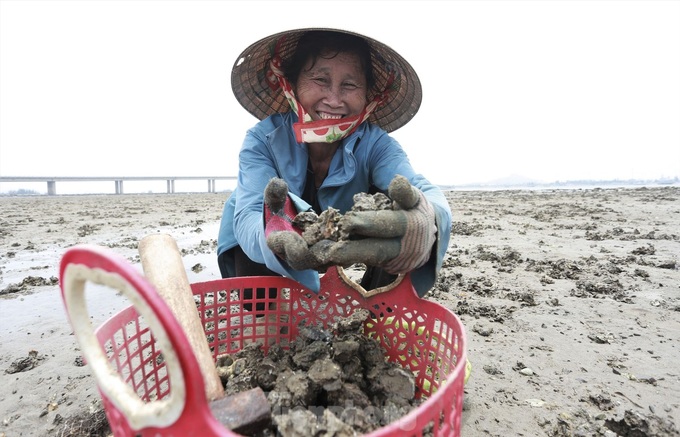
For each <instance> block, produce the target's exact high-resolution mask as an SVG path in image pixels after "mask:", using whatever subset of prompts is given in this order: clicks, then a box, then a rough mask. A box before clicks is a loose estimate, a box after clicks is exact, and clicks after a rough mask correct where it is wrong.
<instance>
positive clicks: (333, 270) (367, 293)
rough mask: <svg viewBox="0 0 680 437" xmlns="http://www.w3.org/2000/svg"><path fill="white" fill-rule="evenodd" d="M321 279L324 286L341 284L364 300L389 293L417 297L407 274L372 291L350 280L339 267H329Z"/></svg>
mask: <svg viewBox="0 0 680 437" xmlns="http://www.w3.org/2000/svg"><path fill="white" fill-rule="evenodd" d="M323 278H324V280H323V282H324V283H326V284H334V283H336V282H339V283H340V284H342V286H348V287H350V288H352V289H354V290H355V291H356V292H357V293H359V294H360V295H361V296H363V298H364V299H368V298H369V297H373V296H376V295H378V294H382V293H387V292H390V291H391V292H393V293H406V294H409V295H410V294H414V295H415V297H418V293H417V292H416V291H415V289H414V288H413V284H412V283H411V275H410V274H408V273H402V274H399V275H397V277H396V278H395V279H394V281H392V282H390V283H389V284H387V285H384V286H382V287H378V288H374V289H372V290H366V289H365V288H364V287H362V286H361V285H360V284H359V283H357V282H355V281H354V280H353V279H352V278H350V277H349V276H348V275H347V273H345V270H344V269H343V268H342V267H341V266H331V267H329V268H328V269H327V270H326V273H325V274H324V276H323ZM336 278H337V279H336Z"/></svg>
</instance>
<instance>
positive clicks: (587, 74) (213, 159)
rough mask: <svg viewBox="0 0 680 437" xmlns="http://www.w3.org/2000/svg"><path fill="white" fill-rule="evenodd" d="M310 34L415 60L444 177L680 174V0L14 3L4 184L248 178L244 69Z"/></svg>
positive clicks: (434, 165)
mask: <svg viewBox="0 0 680 437" xmlns="http://www.w3.org/2000/svg"><path fill="white" fill-rule="evenodd" d="M298 27H335V28H342V29H347V30H352V31H355V32H359V33H362V34H365V35H367V36H370V37H373V38H375V39H377V40H380V41H381V42H383V43H385V44H387V45H389V46H390V47H392V48H393V49H395V50H397V51H398V52H399V53H400V54H401V55H402V56H404V57H405V58H406V59H407V60H408V62H409V63H410V64H411V65H412V66H413V67H414V68H415V70H416V72H417V73H418V75H419V77H420V80H421V82H422V86H423V101H422V105H421V108H420V111H419V112H418V114H417V115H416V116H415V117H414V118H413V120H411V122H410V123H409V124H407V125H406V126H404V127H402V128H401V129H399V130H397V131H395V132H394V133H393V134H392V135H393V136H394V137H395V138H396V139H397V140H398V141H399V143H400V144H401V145H402V146H403V148H404V149H405V150H406V152H407V153H408V155H409V158H410V160H411V163H412V165H413V167H414V168H415V170H416V171H417V172H419V173H422V174H423V175H425V177H426V178H428V179H429V180H430V181H431V182H433V183H436V184H443V185H462V184H472V183H480V182H482V183H483V182H489V181H494V180H498V179H502V178H506V177H508V176H512V175H517V176H521V177H524V178H528V179H531V180H535V181H541V182H555V181H569V180H582V179H595V180H610V179H631V178H632V179H656V178H673V177H679V176H680V1H678V0H663V1H654V0H643V1H632V0H627V1H617V0H603V1H597V0H593V1H588V0H569V1H553V0H531V1H514V0H501V1H491V0H475V1H426V0H412V1H407V0H403V1H399V0H397V1H384V0H380V1H371V0H363V1H351V0H349V1H348V0H345V1H339V2H336V1H323V0H319V1H285V0H275V1H258V0H254V1H252V0H248V1H218V0H212V1H181V0H173V1H166V0H150V1H134V0H126V1H101V0H90V1H84V0H78V1H60V0H49V1H36V0H0V176H203V175H206V176H235V175H236V174H237V171H238V151H239V149H240V147H241V143H242V141H243V138H244V135H245V132H246V130H247V129H248V128H250V127H251V126H252V125H253V124H255V122H256V121H257V120H256V119H255V118H254V117H253V116H252V115H250V114H249V113H247V112H246V111H245V110H244V109H243V108H241V106H240V105H239V104H238V102H237V101H236V99H235V98H234V96H233V93H232V91H231V84H230V72H231V68H232V65H233V63H234V62H235V61H236V59H237V57H238V55H239V54H240V53H241V52H242V51H243V50H244V49H245V48H246V47H247V46H248V45H250V44H251V43H253V42H255V41H257V40H259V39H260V38H263V37H265V36H268V35H270V34H272V33H275V32H279V31H283V30H287V29H292V28H298ZM202 185H204V183H202ZM9 188H12V187H10V186H9V184H8V183H4V184H0V191H2V190H7V189H9ZM14 188H16V187H14Z"/></svg>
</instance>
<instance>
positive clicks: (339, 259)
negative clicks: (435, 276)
mask: <svg viewBox="0 0 680 437" xmlns="http://www.w3.org/2000/svg"><path fill="white" fill-rule="evenodd" d="M388 196H389V197H390V199H392V210H380V211H350V212H348V213H347V214H345V215H344V217H343V219H342V222H341V224H340V225H341V227H342V229H343V232H346V233H348V234H349V236H350V239H349V240H345V241H340V242H338V243H336V244H334V245H333V247H332V248H331V249H330V250H329V252H328V253H327V257H328V260H325V259H324V261H330V262H332V263H334V264H338V265H350V264H352V263H364V264H367V265H372V266H379V267H382V268H383V269H385V271H387V272H388V273H392V274H399V273H407V272H410V271H412V270H415V269H417V268H418V267H421V266H422V265H423V264H425V263H426V262H427V260H428V259H429V258H430V253H431V251H432V246H433V245H434V242H435V240H436V232H437V227H436V224H435V215H434V208H433V207H432V205H431V204H430V202H429V201H428V200H427V199H426V198H425V195H424V194H423V193H422V192H421V191H420V190H418V189H417V188H415V187H413V186H412V185H411V184H410V183H409V181H408V179H406V178H405V177H403V176H395V178H394V179H392V182H390V186H389V187H388Z"/></svg>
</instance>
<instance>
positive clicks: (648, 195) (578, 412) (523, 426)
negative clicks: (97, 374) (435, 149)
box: [0, 187, 680, 437]
mask: <svg viewBox="0 0 680 437" xmlns="http://www.w3.org/2000/svg"><path fill="white" fill-rule="evenodd" d="M447 196H448V198H449V199H450V201H451V206H452V209H453V213H454V224H453V232H452V236H451V243H450V247H449V252H448V256H447V258H446V260H445V266H444V269H443V271H442V274H441V277H440V278H439V280H438V281H437V284H436V286H435V287H434V289H433V290H432V291H431V292H430V294H429V295H428V298H429V299H433V300H435V301H437V302H439V303H441V304H443V305H445V306H447V307H448V308H450V309H451V310H452V311H454V312H455V313H456V314H458V315H459V317H460V318H461V320H462V321H463V323H464V325H465V329H466V334H467V351H468V356H469V358H470V361H471V363H472V376H471V377H470V379H469V381H468V383H467V385H466V388H465V406H464V411H463V413H462V420H463V426H462V433H463V435H464V436H478V435H480V436H510V435H525V436H540V435H545V436H572V435H574V436H579V435H583V436H590V435H605V436H615V435H622V436H677V435H680V433H679V432H678V429H679V426H680V389H678V387H680V366H679V365H678V363H679V362H680V350H679V348H680V346H679V343H678V339H679V338H680V188H678V187H664V188H636V189H594V190H545V191H484V192H482V191H475V192H472V191H470V192H463V191H450V192H447ZM225 197H226V195H225V194H224V193H217V194H175V195H168V194H154V195H146V194H144V195H120V196H117V195H104V196H93V195H88V196H54V197H48V196H35V197H0V330H1V331H2V337H0V386H2V390H0V420H2V422H1V423H0V436H7V437H9V436H42V435H59V436H63V435H87V434H86V432H87V431H88V428H90V429H95V428H103V427H102V424H103V422H104V420H105V419H104V417H103V415H102V414H101V411H100V410H99V408H100V404H99V395H98V392H97V390H96V387H95V386H94V380H93V378H92V376H91V375H90V372H89V369H88V366H86V365H83V362H82V360H81V358H80V351H79V348H78V345H77V343H76V340H75V338H74V336H73V335H72V333H71V328H70V325H69V324H68V321H67V318H66V315H65V311H64V306H63V304H62V301H61V298H60V294H59V286H58V281H57V279H56V277H57V276H58V263H59V259H60V257H61V255H62V254H63V253H64V251H65V250H66V249H67V248H68V247H70V246H72V245H75V244H79V243H88V244H96V245H102V246H106V247H108V248H110V249H111V250H113V251H115V252H117V253H119V254H121V255H123V256H124V257H126V258H127V259H128V260H129V261H130V262H131V263H132V264H133V265H135V267H139V256H138V252H137V243H138V241H139V240H140V239H141V238H142V237H144V236H146V235H149V234H152V233H158V232H163V233H169V234H171V235H172V236H173V237H174V238H175V239H176V241H177V243H178V246H179V248H180V250H181V251H182V254H183V260H184V264H185V266H186V270H187V276H188V278H189V280H190V281H191V282H198V281H204V280H209V279H216V278H218V277H219V271H218V268H217V265H216V263H215V257H214V251H215V243H216V241H215V239H216V234H217V227H218V222H219V216H220V214H221V211H222V206H223V202H224V199H225ZM139 268H140V270H141V267H139ZM88 292H89V291H88ZM91 293H92V297H93V299H92V302H91V303H90V313H91V315H92V322H93V324H94V325H95V326H96V325H98V324H100V323H101V322H102V321H104V320H105V319H106V318H108V317H109V316H111V315H112V314H115V313H116V312H117V311H118V310H119V309H120V308H122V306H124V305H125V304H126V302H124V301H122V299H121V298H120V297H118V296H115V295H112V294H111V293H110V292H109V291H107V290H96V289H95V290H93V291H92V292H91Z"/></svg>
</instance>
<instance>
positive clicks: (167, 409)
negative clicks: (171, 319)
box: [63, 264, 186, 430]
mask: <svg viewBox="0 0 680 437" xmlns="http://www.w3.org/2000/svg"><path fill="white" fill-rule="evenodd" d="M63 281H64V284H63V291H64V304H65V306H66V312H67V313H68V315H69V318H70V321H71V325H72V327H73V330H74V333H75V335H76V338H77V339H78V343H79V344H80V347H81V349H82V352H83V355H85V359H86V360H87V362H88V364H89V365H90V366H91V368H92V373H93V374H94V377H95V379H96V381H97V384H98V385H99V387H100V389H101V390H102V391H103V392H104V393H105V394H106V396H107V397H108V398H109V399H110V400H111V402H113V404H114V405H115V406H116V408H118V410H119V411H121V412H122V413H123V415H124V416H125V417H126V419H127V420H128V423H129V425H130V427H131V428H132V429H134V430H140V429H143V428H147V427H162V428H164V427H168V426H170V425H172V424H173V423H175V422H176V421H177V419H179V417H180V415H181V414H182V411H183V410H184V405H185V402H186V383H185V380H184V375H183V373H182V369H181V367H180V363H179V360H178V358H177V354H176V353H175V350H174V349H173V347H172V344H171V343H170V340H169V339H168V336H167V333H166V332H165V329H163V326H162V325H161V323H160V321H159V320H158V318H157V317H156V315H155V313H154V312H153V310H152V309H151V308H150V307H149V306H148V305H147V304H146V302H145V301H144V299H143V297H142V296H141V295H140V294H139V292H138V291H137V290H136V289H135V288H134V287H133V286H132V285H131V284H130V283H129V282H128V281H126V280H125V279H124V278H123V277H122V276H120V275H119V274H116V273H111V272H107V271H104V270H102V269H98V268H90V267H87V266H85V265H82V264H69V265H67V266H66V269H65V271H64V275H63ZM88 281H90V282H93V283H95V284H99V285H103V286H107V287H110V288H114V289H116V290H118V291H120V292H121V293H123V295H125V297H127V298H128V299H129V300H130V301H131V302H132V304H133V306H134V307H135V309H136V310H137V312H138V313H139V314H140V315H142V316H143V317H144V319H145V320H146V321H147V322H148V324H149V327H150V328H151V331H152V332H153V335H154V338H155V339H156V342H157V343H158V344H159V346H160V349H161V350H162V351H163V358H164V359H165V364H166V367H167V369H168V376H169V378H170V384H171V387H172V390H171V391H170V395H169V396H168V397H167V398H165V399H162V400H156V401H152V402H148V403H146V402H144V401H142V399H141V398H140V397H139V396H138V395H137V393H135V392H134V390H133V389H132V387H130V386H129V385H128V384H127V383H125V381H123V379H122V378H121V376H120V375H119V374H118V372H117V371H116V369H114V368H113V366H111V363H109V360H108V358H107V357H106V355H105V353H104V350H103V349H102V346H101V345H100V343H99V341H98V340H97V337H96V336H95V333H94V329H93V327H92V323H91V322H90V319H89V314H88V311H87V305H86V300H85V284H86V282H88Z"/></svg>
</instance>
